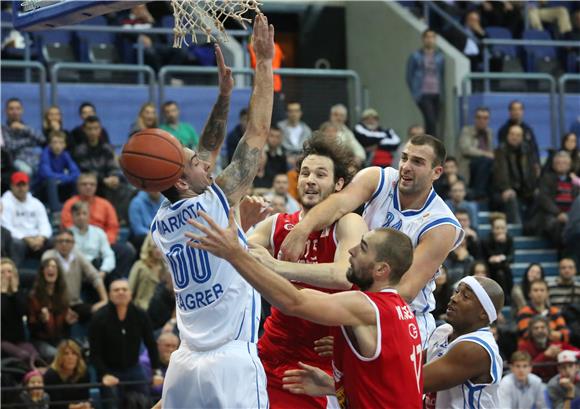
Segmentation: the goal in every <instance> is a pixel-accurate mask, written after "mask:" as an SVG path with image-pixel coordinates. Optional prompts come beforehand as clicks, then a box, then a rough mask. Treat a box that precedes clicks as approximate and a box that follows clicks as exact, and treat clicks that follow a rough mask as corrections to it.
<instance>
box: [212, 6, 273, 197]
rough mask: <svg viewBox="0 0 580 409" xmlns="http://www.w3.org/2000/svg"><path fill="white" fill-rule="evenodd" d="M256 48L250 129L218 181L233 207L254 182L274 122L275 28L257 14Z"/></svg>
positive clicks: (255, 27) (255, 26) (254, 37)
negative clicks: (273, 68)
mask: <svg viewBox="0 0 580 409" xmlns="http://www.w3.org/2000/svg"><path fill="white" fill-rule="evenodd" d="M253 46H254V52H255V54H256V74H255V78H254V90H253V92H252V96H251V98H250V111H249V114H248V126H247V127H246V133H245V134H244V136H243V137H242V139H241V140H240V142H239V143H238V146H237V148H236V150H235V152H234V155H233V157H232V161H231V163H230V164H229V165H228V167H226V168H225V169H224V171H223V172H222V173H221V174H220V175H219V176H218V177H217V179H216V183H217V184H218V185H219V186H220V187H221V189H222V190H223V192H224V193H225V195H226V197H227V199H228V201H229V203H230V205H236V204H237V203H238V202H239V201H240V199H241V198H242V197H243V196H244V195H245V194H246V191H247V189H248V187H249V186H250V185H251V184H252V182H253V181H254V177H255V176H256V173H257V172H258V167H259V163H260V160H259V158H260V154H261V151H262V149H263V148H264V145H265V144H266V140H267V138H268V134H269V132H270V123H271V121H272V105H273V99H274V77H273V73H272V58H273V57H274V27H273V26H272V25H269V26H268V19H267V18H266V16H264V15H263V14H258V15H257V16H256V19H255V20H254V33H253Z"/></svg>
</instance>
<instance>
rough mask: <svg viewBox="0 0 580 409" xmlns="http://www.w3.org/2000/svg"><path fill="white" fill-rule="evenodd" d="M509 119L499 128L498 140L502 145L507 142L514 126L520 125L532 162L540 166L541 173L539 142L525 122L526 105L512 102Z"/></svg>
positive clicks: (516, 101) (509, 108)
mask: <svg viewBox="0 0 580 409" xmlns="http://www.w3.org/2000/svg"><path fill="white" fill-rule="evenodd" d="M508 111H509V118H508V120H507V121H506V122H505V123H504V124H503V125H502V126H501V128H499V131H498V132H497V140H498V143H499V144H500V145H501V144H503V143H506V142H507V139H508V134H509V132H510V129H511V127H512V125H519V126H520V127H521V128H522V131H523V140H524V141H525V143H527V144H528V150H529V152H530V154H531V155H533V158H532V162H533V163H534V166H538V169H537V171H539V164H540V150H539V148H538V142H537V140H536V134H535V133H534V130H533V129H532V127H531V126H530V125H529V124H527V123H526V122H524V103H523V102H521V101H518V100H514V101H512V102H510V104H509V105H508Z"/></svg>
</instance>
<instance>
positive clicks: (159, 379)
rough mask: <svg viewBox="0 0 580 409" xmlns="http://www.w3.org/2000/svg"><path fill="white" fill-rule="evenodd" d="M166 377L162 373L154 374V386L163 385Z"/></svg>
mask: <svg viewBox="0 0 580 409" xmlns="http://www.w3.org/2000/svg"><path fill="white" fill-rule="evenodd" d="M164 379H165V378H163V376H161V375H154V376H153V382H152V385H153V386H161V385H163V380H164Z"/></svg>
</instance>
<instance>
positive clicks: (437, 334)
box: [427, 324, 503, 409]
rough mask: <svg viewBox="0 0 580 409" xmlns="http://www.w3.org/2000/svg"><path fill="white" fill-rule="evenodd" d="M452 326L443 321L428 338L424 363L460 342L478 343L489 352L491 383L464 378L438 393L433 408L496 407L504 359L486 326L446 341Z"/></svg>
mask: <svg viewBox="0 0 580 409" xmlns="http://www.w3.org/2000/svg"><path fill="white" fill-rule="evenodd" d="M452 331H453V329H452V328H451V325H449V324H445V325H441V326H440V327H438V328H437V329H436V330H435V331H434V332H433V335H432V336H431V338H430V339H429V348H428V350H427V363H429V362H432V361H434V360H436V359H438V358H440V357H442V356H443V355H445V354H446V353H447V351H450V350H451V349H452V348H453V347H454V346H455V345H457V344H459V343H460V342H474V343H476V344H478V345H481V346H482V347H483V348H484V349H485V350H486V352H487V353H488V354H489V358H490V361H491V366H490V368H489V373H490V376H491V379H492V381H491V383H484V384H473V383H472V382H471V381H469V380H468V381H467V382H465V383H463V384H461V385H458V386H455V387H453V388H451V389H447V390H444V391H439V392H437V395H436V396H437V397H436V404H435V408H436V409H464V408H480V409H491V408H499V407H500V406H499V384H500V381H501V377H502V373H503V360H502V358H501V356H500V354H499V348H498V346H497V343H496V342H495V339H494V338H493V334H492V333H491V330H490V329H489V327H486V328H481V329H479V330H477V331H475V332H470V333H469V334H465V335H461V336H460V337H457V338H456V339H454V340H453V341H452V342H449V341H448V339H449V335H451V333H452Z"/></svg>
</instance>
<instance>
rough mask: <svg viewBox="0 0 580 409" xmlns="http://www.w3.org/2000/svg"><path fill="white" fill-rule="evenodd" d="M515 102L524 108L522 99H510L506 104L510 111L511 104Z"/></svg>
mask: <svg viewBox="0 0 580 409" xmlns="http://www.w3.org/2000/svg"><path fill="white" fill-rule="evenodd" d="M515 104H520V105H521V106H522V109H525V107H524V103H523V102H522V101H520V100H519V99H514V100H513V101H510V104H509V105H508V109H509V110H510V111H511V109H512V108H513V106H514V105H515Z"/></svg>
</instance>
